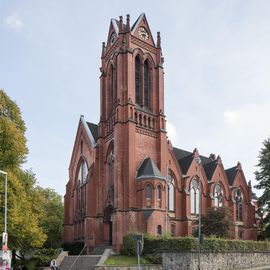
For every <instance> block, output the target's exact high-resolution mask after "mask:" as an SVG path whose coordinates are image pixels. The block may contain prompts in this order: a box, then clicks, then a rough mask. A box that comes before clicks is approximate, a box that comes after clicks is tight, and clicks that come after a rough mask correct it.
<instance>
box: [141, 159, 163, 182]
mask: <svg viewBox="0 0 270 270" xmlns="http://www.w3.org/2000/svg"><path fill="white" fill-rule="evenodd" d="M143 178H161V179H165V177H164V176H162V175H161V172H160V170H159V169H158V167H157V165H156V164H155V162H154V161H153V160H152V159H151V158H146V159H145V160H144V161H143V162H142V164H141V166H140V168H139V169H138V173H137V179H143Z"/></svg>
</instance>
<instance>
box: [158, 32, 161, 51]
mask: <svg viewBox="0 0 270 270" xmlns="http://www.w3.org/2000/svg"><path fill="white" fill-rule="evenodd" d="M157 48H158V49H160V48H161V37H160V32H157Z"/></svg>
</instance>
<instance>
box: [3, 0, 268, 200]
mask: <svg viewBox="0 0 270 270" xmlns="http://www.w3.org/2000/svg"><path fill="white" fill-rule="evenodd" d="M142 12H145V13H146V16H147V19H148V22H149V24H150V27H151V30H152V33H153V36H154V37H155V36H156V32H157V31H161V38H162V49H163V55H164V57H165V114H166V116H167V121H168V122H167V128H168V131H169V137H170V138H171V140H172V142H173V144H174V145H175V146H176V147H179V148H183V149H186V150H189V151H192V150H193V149H194V148H195V147H197V148H198V149H199V152H200V153H201V154H203V155H207V156H208V155H209V154H210V153H215V154H217V155H218V154H219V155H220V156H221V157H222V160H223V164H224V167H225V168H228V167H232V166H235V165H236V163H237V162H238V161H241V163H242V167H243V169H244V172H245V175H246V178H247V180H249V179H251V180H253V179H254V175H253V172H254V171H255V169H256V168H255V164H256V163H257V156H258V152H259V150H260V148H261V145H262V141H263V140H264V139H266V138H267V137H268V136H269V135H270V121H269V116H270V76H269V74H270V16H269V14H270V1H267V0H266V1H263V0H260V1H255V0H254V1H249V0H242V1H237V0H226V1H225V0H224V1H216V0H211V1H210V0H209V1H207V0H205V1H195V0H194V1H192V0H190V1H180V0H177V1H166V2H165V1H120V0H119V1H86V0H78V1H71V0H70V1H69V0H65V1H63V0H62V1H61V0H59V1H56V0H55V1H53V0H46V1H44V0H43V1H41V0H35V1H34V0H29V1H23V0H20V1H19V0H18V1H4V0H0V37H1V38H0V88H4V89H5V91H6V92H7V93H8V95H9V96H10V97H11V98H12V99H13V100H15V101H16V102H17V104H18V105H19V107H20V108H21V110H22V114H23V118H24V120H25V122H26V126H27V138H28V147H29V150H30V153H29V156H28V162H27V164H25V167H26V168H32V169H33V171H34V172H35V173H36V175H37V178H38V181H39V183H40V185H42V186H44V187H51V188H54V189H55V190H56V191H58V192H59V193H60V194H62V195H63V194H64V193H65V184H66V182H67V180H68V166H69V161H70V157H71V151H72V147H73V143H74V139H75V134H76V130H77V125H78V121H79V117H80V115H81V114H83V115H84V116H85V118H86V119H87V120H88V121H91V122H94V123H97V122H98V119H99V66H100V54H101V43H102V41H105V40H106V39H107V31H108V28H109V22H110V19H111V18H118V17H119V15H124V16H125V15H126V14H130V15H131V22H134V21H135V20H136V19H137V17H138V16H139V15H140V14H141V13H142ZM252 183H253V184H255V181H252Z"/></svg>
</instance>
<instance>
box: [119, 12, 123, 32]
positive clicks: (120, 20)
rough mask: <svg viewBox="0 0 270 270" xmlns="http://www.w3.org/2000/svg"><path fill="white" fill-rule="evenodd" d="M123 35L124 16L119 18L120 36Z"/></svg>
mask: <svg viewBox="0 0 270 270" xmlns="http://www.w3.org/2000/svg"><path fill="white" fill-rule="evenodd" d="M120 33H123V16H119V34H120Z"/></svg>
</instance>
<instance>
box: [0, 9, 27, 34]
mask: <svg viewBox="0 0 270 270" xmlns="http://www.w3.org/2000/svg"><path fill="white" fill-rule="evenodd" d="M4 22H5V24H6V25H7V26H8V27H10V28H12V29H15V30H17V31H19V30H21V29H22V28H23V26H24V23H23V21H22V20H21V19H20V18H19V16H18V14H17V13H16V12H14V13H12V14H11V15H9V16H8V17H6V18H5V20H4Z"/></svg>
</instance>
